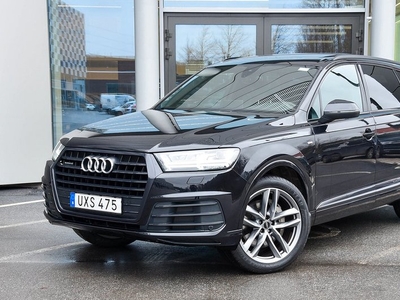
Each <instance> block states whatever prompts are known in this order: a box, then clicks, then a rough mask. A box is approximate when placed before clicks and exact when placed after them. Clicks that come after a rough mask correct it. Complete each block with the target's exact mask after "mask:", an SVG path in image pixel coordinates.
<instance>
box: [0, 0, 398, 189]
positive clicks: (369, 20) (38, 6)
mask: <svg viewBox="0 0 400 300" xmlns="http://www.w3.org/2000/svg"><path fill="white" fill-rule="evenodd" d="M0 15H1V18H0V23H1V25H2V26H1V28H2V29H1V36H2V39H3V40H2V45H3V47H2V48H1V50H0V54H1V55H0V56H1V65H2V69H1V71H0V74H1V82H2V92H3V93H2V97H1V100H0V101H1V103H2V109H0V120H1V122H2V123H1V129H0V130H1V131H0V137H1V145H2V146H1V148H0V149H1V150H0V151H1V152H0V153H1V155H0V165H1V168H0V170H1V171H0V186H9V185H19V184H31V183H39V182H40V180H41V176H42V173H43V168H44V165H45V162H46V160H48V159H50V158H51V153H52V149H53V147H54V145H55V144H56V142H57V140H58V139H59V138H60V137H61V136H62V135H64V134H66V133H68V132H70V131H72V130H74V129H76V128H79V127H80V126H82V125H85V124H87V123H92V122H96V121H100V120H103V119H106V118H113V117H115V116H114V115H112V114H109V113H107V112H106V111H104V110H102V109H101V103H102V99H103V100H104V99H106V101H110V99H112V100H114V98H116V97H115V95H118V96H120V95H124V96H126V95H129V97H133V98H135V99H136V109H138V110H143V109H146V108H149V107H151V106H152V105H154V104H155V103H156V102H157V101H158V100H159V99H160V98H161V97H163V96H164V95H165V94H167V93H168V92H169V91H171V90H172V89H173V88H174V87H175V86H176V85H177V84H179V83H181V82H182V81H184V80H185V79H186V78H188V77H189V76H191V75H193V74H195V73H196V72H197V71H199V70H200V69H201V68H203V67H204V66H207V65H210V64H214V63H218V62H220V61H223V60H225V59H230V58H234V57H243V56H253V55H276V54H290V53H321V52H326V53H353V54H360V55H372V56H378V57H383V58H388V59H394V60H396V61H400V0H383V1H382V0H379V1H378V0H248V1H244V0H242V1H241V0H229V1H227V0H214V1H212V0H196V1H195V0H159V1H157V0H62V1H61V0H40V1H29V0H20V1H6V2H5V3H3V9H2V10H1V11H0ZM10 16H13V17H10Z"/></svg>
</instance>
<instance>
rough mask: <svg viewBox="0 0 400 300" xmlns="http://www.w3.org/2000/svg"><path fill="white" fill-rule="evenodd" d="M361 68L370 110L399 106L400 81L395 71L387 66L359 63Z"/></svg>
mask: <svg viewBox="0 0 400 300" xmlns="http://www.w3.org/2000/svg"><path fill="white" fill-rule="evenodd" d="M361 68H362V70H363V72H364V78H365V81H366V83H367V87H368V92H369V97H370V102H371V107H372V110H382V109H390V108H400V83H399V80H398V77H397V76H396V74H395V72H394V71H393V70H392V69H389V68H384V67H380V66H372V65H361ZM397 73H398V75H400V73H399V72H397Z"/></svg>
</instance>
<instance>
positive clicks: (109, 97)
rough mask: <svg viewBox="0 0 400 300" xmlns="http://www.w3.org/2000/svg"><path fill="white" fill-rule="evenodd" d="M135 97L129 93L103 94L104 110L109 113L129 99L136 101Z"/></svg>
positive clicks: (102, 105) (101, 96)
mask: <svg viewBox="0 0 400 300" xmlns="http://www.w3.org/2000/svg"><path fill="white" fill-rule="evenodd" d="M134 100H135V98H133V96H131V95H128V94H101V95H100V103H101V108H102V110H105V111H106V112H107V113H109V112H110V111H111V109H113V108H114V107H116V106H120V105H123V104H125V103H126V102H128V101H134Z"/></svg>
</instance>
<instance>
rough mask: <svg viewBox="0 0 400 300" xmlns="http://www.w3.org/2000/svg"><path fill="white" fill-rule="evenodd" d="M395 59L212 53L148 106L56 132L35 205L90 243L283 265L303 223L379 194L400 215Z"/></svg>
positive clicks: (399, 92) (347, 210)
mask: <svg viewBox="0 0 400 300" xmlns="http://www.w3.org/2000/svg"><path fill="white" fill-rule="evenodd" d="M399 124H400V64H398V63H396V62H393V61H389V60H384V59H378V58H372V57H367V56H356V55H346V54H336V55H333V54H310V55H300V54H296V55H276V56H267V57H254V58H243V59H237V60H227V61H225V62H223V63H220V64H216V65H213V66H209V67H207V68H205V69H204V70H202V71H200V72H199V73H197V74H195V75H194V76H192V77H191V78H189V79H188V80H187V81H185V82H184V83H183V84H182V85H180V86H178V87H177V88H176V89H175V90H173V91H172V92H171V93H170V94H168V95H167V96H166V97H165V98H164V99H162V100H161V101H160V102H159V103H158V104H156V105H155V106H154V107H153V108H151V109H149V110H144V111H140V112H136V113H133V114H129V115H124V116H120V117H116V118H111V119H107V120H104V121H101V122H97V123H94V124H90V125H87V126H84V127H82V128H80V129H79V130H75V131H72V132H70V133H68V134H66V135H65V136H63V137H62V138H61V139H60V141H59V143H58V144H57V146H56V147H55V149H54V152H53V158H52V160H49V161H48V162H47V164H46V168H45V173H44V176H43V178H42V182H43V191H44V198H45V211H44V213H45V216H46V218H47V219H48V220H49V221H50V222H51V223H52V224H57V225H63V226H67V227H70V228H72V229H73V230H74V231H75V232H76V233H77V234H78V235H79V236H80V237H81V238H82V239H84V240H86V241H88V242H90V243H92V244H93V245H96V246H99V247H118V246H125V245H127V244H130V243H132V242H134V241H135V240H145V241H153V242H159V243H167V244H176V245H186V246H189V245H208V246H212V247H217V248H218V249H219V250H220V251H221V252H222V253H223V254H224V255H226V256H227V257H229V259H230V260H231V261H232V262H234V263H235V264H236V265H238V266H240V267H241V268H243V269H245V270H247V271H250V272H254V273H270V272H276V271H279V270H282V269H283V268H285V267H287V266H289V265H290V264H291V263H293V262H294V261H295V260H296V258H297V257H298V256H299V255H300V253H301V252H302V250H303V248H304V246H305V244H306V242H307V238H308V235H309V232H310V227H311V226H313V225H317V224H321V223H325V222H328V221H332V220H335V219H338V218H343V217H346V216H349V215H352V214H356V213H360V212H364V211H367V210H369V209H372V208H376V207H379V206H382V205H392V206H393V207H394V210H395V212H396V214H397V215H398V216H400V202H399V199H400V195H399V192H398V191H399V189H400V168H399V165H400V143H399V142H397V141H400V126H399Z"/></svg>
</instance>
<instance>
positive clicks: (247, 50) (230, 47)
mask: <svg viewBox="0 0 400 300" xmlns="http://www.w3.org/2000/svg"><path fill="white" fill-rule="evenodd" d="M219 28H220V35H219V36H218V38H216V40H215V44H216V46H217V52H216V56H217V57H222V58H223V59H228V58H232V57H236V56H248V55H251V54H253V53H254V50H253V48H252V47H249V45H248V42H247V36H246V35H245V33H244V32H243V28H242V26H241V25H224V26H220V27H219Z"/></svg>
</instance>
